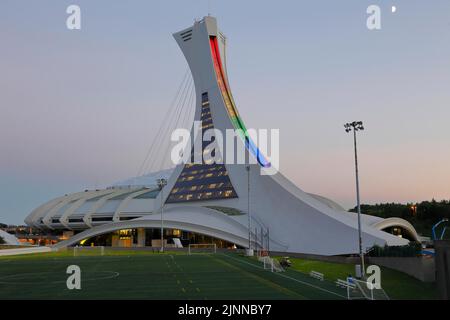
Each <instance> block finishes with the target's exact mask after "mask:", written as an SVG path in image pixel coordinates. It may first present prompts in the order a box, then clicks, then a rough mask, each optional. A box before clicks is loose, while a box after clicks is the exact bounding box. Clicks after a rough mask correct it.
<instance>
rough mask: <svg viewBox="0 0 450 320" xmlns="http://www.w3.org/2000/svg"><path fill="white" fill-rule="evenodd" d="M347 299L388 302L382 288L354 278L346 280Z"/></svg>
mask: <svg viewBox="0 0 450 320" xmlns="http://www.w3.org/2000/svg"><path fill="white" fill-rule="evenodd" d="M347 284H348V286H347V298H348V299H349V300H358V299H359V300H389V296H388V295H387V294H386V292H385V291H384V290H383V288H381V287H380V288H377V287H376V286H375V285H374V284H373V283H371V282H367V281H364V280H358V279H354V278H350V279H347Z"/></svg>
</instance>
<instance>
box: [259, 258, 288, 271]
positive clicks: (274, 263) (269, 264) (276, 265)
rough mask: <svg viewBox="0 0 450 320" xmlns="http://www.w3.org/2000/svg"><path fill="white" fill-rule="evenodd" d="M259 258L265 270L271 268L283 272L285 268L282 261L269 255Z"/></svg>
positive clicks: (270, 269)
mask: <svg viewBox="0 0 450 320" xmlns="http://www.w3.org/2000/svg"><path fill="white" fill-rule="evenodd" d="M258 260H259V261H261V262H262V263H263V266H264V270H269V271H271V272H283V271H284V268H283V267H282V266H281V264H280V262H279V261H278V260H276V259H273V258H271V257H269V256H260V257H258Z"/></svg>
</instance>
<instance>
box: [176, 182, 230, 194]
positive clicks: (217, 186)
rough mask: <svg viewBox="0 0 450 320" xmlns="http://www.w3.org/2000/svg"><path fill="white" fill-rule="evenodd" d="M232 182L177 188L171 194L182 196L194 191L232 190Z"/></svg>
mask: <svg viewBox="0 0 450 320" xmlns="http://www.w3.org/2000/svg"><path fill="white" fill-rule="evenodd" d="M231 188H232V185H231V182H219V183H210V184H201V185H193V186H187V187H177V188H173V189H172V192H171V194H177V193H178V194H181V193H186V192H192V191H205V190H208V191H214V190H221V189H222V190H223V189H231Z"/></svg>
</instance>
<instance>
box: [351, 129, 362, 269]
mask: <svg viewBox="0 0 450 320" xmlns="http://www.w3.org/2000/svg"><path fill="white" fill-rule="evenodd" d="M353 141H354V145H355V173H356V174H355V176H356V204H357V207H358V238H359V256H360V257H361V275H362V276H363V277H364V274H365V266H364V253H363V249H362V235H361V203H360V198H359V172H358V152H357V147H356V130H354V129H353Z"/></svg>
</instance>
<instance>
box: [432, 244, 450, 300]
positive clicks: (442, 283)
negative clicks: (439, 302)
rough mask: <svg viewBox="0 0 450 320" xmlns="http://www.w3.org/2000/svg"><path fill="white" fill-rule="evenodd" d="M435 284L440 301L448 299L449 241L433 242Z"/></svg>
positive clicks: (449, 273)
mask: <svg viewBox="0 0 450 320" xmlns="http://www.w3.org/2000/svg"><path fill="white" fill-rule="evenodd" d="M434 250H435V252H436V284H437V287H438V290H439V296H440V298H441V299H444V300H449V299H450V240H435V241H434Z"/></svg>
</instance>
